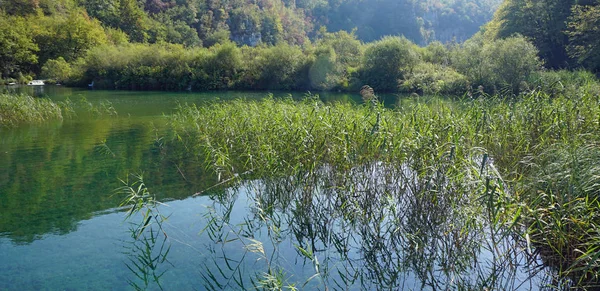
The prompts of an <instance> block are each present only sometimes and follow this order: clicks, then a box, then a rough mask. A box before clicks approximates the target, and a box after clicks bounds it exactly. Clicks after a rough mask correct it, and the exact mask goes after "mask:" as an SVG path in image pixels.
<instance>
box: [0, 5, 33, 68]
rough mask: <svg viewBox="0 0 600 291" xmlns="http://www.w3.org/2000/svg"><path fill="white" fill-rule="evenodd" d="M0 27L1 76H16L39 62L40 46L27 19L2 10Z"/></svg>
mask: <svg viewBox="0 0 600 291" xmlns="http://www.w3.org/2000/svg"><path fill="white" fill-rule="evenodd" d="M0 27H2V29H0V74H1V75H2V76H0V77H16V74H17V73H19V72H24V71H27V70H29V69H30V68H31V66H32V65H34V64H36V63H37V61H38V57H37V55H36V53H37V52H38V51H39V48H38V46H37V44H35V43H34V42H33V39H32V33H31V30H30V29H29V23H28V21H27V20H26V19H24V18H22V17H19V16H8V15H6V14H4V13H2V12H1V11H0Z"/></svg>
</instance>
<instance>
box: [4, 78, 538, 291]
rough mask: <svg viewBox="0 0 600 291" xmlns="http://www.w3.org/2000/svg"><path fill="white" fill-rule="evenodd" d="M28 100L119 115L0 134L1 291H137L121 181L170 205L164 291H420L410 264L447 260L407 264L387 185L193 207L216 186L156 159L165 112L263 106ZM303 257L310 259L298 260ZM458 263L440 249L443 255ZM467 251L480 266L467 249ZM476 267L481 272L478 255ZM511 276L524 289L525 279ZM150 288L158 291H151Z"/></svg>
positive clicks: (281, 191) (247, 195) (250, 190)
mask: <svg viewBox="0 0 600 291" xmlns="http://www.w3.org/2000/svg"><path fill="white" fill-rule="evenodd" d="M22 90H32V89H31V87H25V88H22ZM35 90H39V89H35ZM34 93H35V92H34ZM37 93H38V94H42V95H44V96H48V97H50V98H52V99H54V100H64V99H66V98H70V99H71V100H77V98H81V96H84V97H85V98H86V99H87V100H88V101H90V102H93V103H96V102H100V101H101V100H109V101H110V102H111V103H112V104H113V105H114V107H115V109H116V110H117V112H118V113H119V115H118V116H107V117H100V118H89V117H88V116H83V115H81V116H79V117H76V118H74V119H66V120H64V121H62V122H51V123H48V124H43V125H36V126H22V127H19V128H16V129H10V130H1V131H0V261H1V262H2V263H1V264H0V290H82V289H88V290H106V289H111V290H129V289H133V287H132V286H130V285H129V283H128V282H133V283H135V284H138V285H141V286H145V285H144V284H143V280H141V279H139V277H136V272H135V271H136V270H137V269H136V268H135V267H134V266H133V265H132V260H136V259H137V258H139V257H140V256H143V252H141V253H140V252H139V251H138V252H132V249H131V246H132V242H133V241H134V240H133V239H132V238H131V233H130V231H129V229H130V227H131V225H130V223H131V222H138V221H139V216H138V217H133V218H132V219H131V220H129V221H126V220H125V212H124V210H123V209H122V208H119V204H120V203H121V201H122V200H123V198H124V197H123V195H122V194H119V193H118V192H115V189H117V188H118V187H120V186H122V183H121V182H120V181H119V179H125V178H126V177H127V175H128V174H129V173H142V172H143V173H144V177H145V182H146V184H147V185H148V188H149V190H150V192H151V193H153V194H155V195H156V196H157V198H158V199H159V200H160V201H163V202H165V203H166V204H167V206H163V207H160V208H159V210H160V211H161V213H162V214H164V215H166V216H169V218H168V219H167V220H166V221H165V222H164V224H163V226H164V229H165V231H166V233H167V234H168V237H169V239H168V243H169V245H170V251H169V253H168V256H167V259H168V262H163V263H161V264H158V265H157V266H156V267H157V269H156V272H155V273H158V274H160V273H162V272H164V275H163V276H162V277H161V279H160V280H159V282H160V284H161V285H162V286H163V287H164V289H165V290H205V289H212V287H214V288H215V289H245V288H246V289H247V288H251V286H252V285H251V284H252V282H251V280H255V281H256V280H257V278H264V276H263V274H264V273H265V272H268V271H269V270H270V271H272V273H277V272H279V271H281V272H282V275H281V278H283V279H284V280H285V281H286V282H288V283H296V287H298V288H299V289H304V290H314V289H321V290H323V289H325V287H327V288H329V289H330V290H333V289H350V290H364V289H377V288H382V289H385V287H386V286H388V287H389V286H391V287H390V288H392V289H405V290H411V289H412V290H420V289H421V288H422V287H423V285H421V282H422V281H421V280H419V278H418V277H419V270H418V269H419V266H417V265H419V264H416V265H415V264H412V265H411V263H410V262H409V259H411V258H412V261H413V263H414V262H415V258H417V259H416V262H417V263H418V262H424V261H425V260H426V259H428V258H429V257H427V256H426V255H430V256H433V257H436V258H437V259H438V260H439V258H442V259H443V258H444V256H443V255H438V253H441V252H443V251H442V250H440V249H436V248H431V249H429V248H422V249H417V250H418V252H417V253H422V254H424V255H423V256H421V257H419V256H411V255H414V254H412V253H411V252H407V249H409V248H412V247H414V246H413V245H411V244H410V242H409V241H408V240H407V237H409V236H407V235H405V234H404V233H400V234H399V232H398V231H394V230H393V229H392V227H398V226H397V225H396V226H395V225H394V224H393V219H389V217H394V216H392V215H390V212H389V209H391V208H389V206H390V205H391V204H394V203H395V204H397V205H400V206H406V205H403V204H402V203H404V202H402V201H396V202H394V203H391V204H390V201H388V199H387V198H386V197H387V193H394V192H393V191H397V190H393V189H388V188H389V187H390V186H392V187H394V185H393V184H392V185H379V186H377V185H376V186H375V188H378V187H380V189H383V190H382V191H380V192H377V191H375V195H376V196H373V197H369V198H368V199H367V198H366V197H362V198H364V199H357V201H369V204H368V205H360V207H358V206H356V207H358V208H356V209H354V208H352V207H350V208H347V209H346V208H343V207H340V205H339V204H336V203H338V202H340V201H339V199H343V198H344V197H345V196H344V195H342V194H343V193H337V192H336V191H335V189H337V188H338V187H337V186H336V187H333V186H334V185H327V184H326V183H325V184H320V186H319V187H322V189H321V190H319V191H320V193H321V192H322V193H324V194H326V195H315V196H314V198H312V199H309V200H308V201H306V199H305V198H304V197H305V196H304V194H305V193H303V191H302V190H301V189H303V188H302V187H303V185H298V184H293V183H292V184H290V185H288V184H286V183H287V182H289V181H271V182H269V181H265V182H261V181H255V182H253V183H247V184H244V185H242V186H241V187H240V188H236V189H228V190H227V189H215V190H214V191H212V192H208V193H205V194H207V195H211V196H203V197H195V198H194V197H191V196H192V195H193V194H194V193H196V192H198V191H201V190H204V189H207V188H209V187H211V186H213V185H214V184H216V180H215V177H213V176H211V175H210V174H208V173H202V170H201V167H198V165H185V164H181V163H180V161H178V160H174V159H171V158H169V157H168V155H166V156H165V155H164V154H163V152H161V147H160V143H161V140H160V139H159V138H160V136H161V135H162V129H163V128H164V124H165V119H164V118H163V114H168V113H170V112H172V111H173V109H174V108H175V106H176V105H177V103H178V102H179V103H186V102H187V103H192V102H193V103H197V104H199V105H200V104H202V103H203V102H206V101H208V100H211V99H212V98H215V96H218V97H219V98H221V99H222V100H227V99H230V98H242V97H244V98H261V97H264V96H265V93H243V92H219V93H198V94H195V93H191V94H190V93H158V92H126V91H86V90H75V89H70V88H64V87H45V88H44V92H37ZM279 94H281V96H286V95H287V93H279ZM344 96H345V97H344ZM338 97H339V99H336V98H337V97H335V96H334V97H330V100H331V99H333V100H344V101H348V100H350V101H351V102H358V101H357V100H360V98H358V96H352V95H339V96H338ZM371 170H372V169H371ZM362 178H365V177H362ZM357 179H360V177H358V178H357ZM366 179H367V180H368V181H370V180H369V178H368V177H366ZM373 184H378V183H373ZM319 187H317V188H319ZM332 189H333V190H332ZM315 191H316V190H315ZM386 191H387V192H386ZM390 191H391V192H390ZM367 192H368V191H364V193H367ZM384 194H385V195H384ZM311 195H312V194H311ZM329 197H336V199H338V200H336V199H334V198H329ZM359 198H360V197H359ZM298 201H302V203H299V202H298ZM257 205H260V206H261V207H256V206H257ZM265 206H267V207H265ZM261 208H262V209H263V210H265V209H266V211H264V212H261V210H260V209H261ZM361 210H362V211H367V212H370V213H371V214H372V215H373V216H377V215H380V216H382V217H385V216H386V215H387V217H388V219H383V220H378V221H379V224H376V223H375V222H373V221H371V220H368V221H360V220H359V221H356V220H353V219H349V218H348V217H350V216H351V215H352V213H354V212H357V211H361ZM404 211H405V212H406V213H404V214H402V216H403V217H410V216H413V217H417V218H419V215H418V213H417V212H414V213H411V212H410V211H411V210H410V209H408V208H406V209H404ZM412 211H415V210H412ZM423 219H425V220H423V221H420V222H419V221H418V219H417V224H418V223H423V225H425V223H427V222H428V221H427V219H429V218H428V217H423ZM416 226H417V228H416V229H415V232H414V233H411V234H412V235H413V236H414V235H416V234H419V235H421V234H423V233H424V236H423V239H424V242H427V239H431V238H434V237H436V236H435V235H434V234H428V233H427V231H423V232H421V231H420V226H419V225H416ZM413 227H415V225H413ZM399 229H400V228H399ZM403 231H410V229H408V228H407V229H404V230H403ZM431 231H432V232H435V231H438V229H436V228H432V230H431ZM442 231H443V229H442ZM429 236H431V237H429ZM160 237H161V236H160V235H159V238H160ZM473 239H476V237H473ZM158 242H159V243H160V240H159V241H158ZM429 242H430V243H431V242H434V241H431V240H429ZM434 243H435V242H434ZM156 245H157V243H154V244H153V245H152V247H154V248H153V249H152V252H151V253H152V254H153V255H157V254H160V251H158V248H157V247H156ZM261 248H262V250H263V251H258V250H259V249H261ZM300 248H302V249H303V250H307V251H308V252H312V253H314V254H315V255H314V257H312V258H308V257H307V256H306V255H302V252H301V251H300V250H299V249H300ZM456 250H458V249H456V248H454V247H450V249H447V250H444V252H448V251H450V253H452V251H456ZM470 251H475V252H477V250H476V248H475V249H471V250H470ZM481 257H482V259H483V260H489V259H490V256H489V253H488V254H486V252H485V251H482V255H481ZM128 266H129V267H128ZM317 273H318V274H320V275H319V276H316V277H315V276H314V275H315V274H317ZM137 275H139V273H138V274H137ZM463 275H464V276H466V277H468V276H469V275H468V274H463ZM261 276H262V277H261ZM519 276H521V277H522V278H525V277H526V276H527V273H526V272H523V273H519ZM251 278H253V279H251ZM440 278H441V279H444V277H443V276H441V277H440ZM238 281H239V282H238ZM386 284H388V285H386ZM240 286H244V288H242V287H240ZM524 286H526V287H524V288H522V289H524V290H528V289H529V285H524ZM146 287H148V289H151V290H156V289H159V286H158V285H157V284H156V283H153V282H150V283H149V284H148V286H146ZM532 289H535V288H532Z"/></svg>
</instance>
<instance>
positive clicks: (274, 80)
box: [43, 32, 542, 95]
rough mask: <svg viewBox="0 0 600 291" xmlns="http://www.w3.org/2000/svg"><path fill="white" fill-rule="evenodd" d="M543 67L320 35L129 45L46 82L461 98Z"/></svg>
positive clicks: (512, 49)
mask: <svg viewBox="0 0 600 291" xmlns="http://www.w3.org/2000/svg"><path fill="white" fill-rule="evenodd" d="M541 69H542V63H541V62H540V61H539V59H538V57H537V50H536V49H535V47H534V46H533V45H531V44H530V43H529V42H528V41H527V40H525V39H524V38H523V37H519V36H515V37H512V38H508V39H502V40H497V41H491V42H485V41H484V40H483V38H481V37H475V38H472V39H471V40H469V41H467V42H465V43H463V44H452V45H442V44H441V43H438V42H435V43H432V44H430V45H429V46H427V47H424V48H421V47H419V46H417V45H415V44H414V43H412V42H411V41H409V40H408V39H406V38H402V37H384V38H383V39H381V40H379V41H376V42H373V43H368V44H363V43H361V42H360V41H359V40H357V39H356V36H355V35H354V34H353V33H347V32H336V33H327V32H323V35H322V37H321V38H319V39H318V40H317V41H316V42H315V43H314V45H306V46H304V47H298V46H293V45H288V44H285V43H280V44H277V45H275V46H258V47H248V46H244V47H238V46H236V45H235V44H234V43H230V42H229V43H224V44H217V45H215V46H212V47H210V48H184V47H183V46H180V45H173V44H154V45H147V44H127V45H122V46H112V45H107V46H101V47H97V48H93V49H91V50H90V51H89V52H88V53H87V54H86V56H85V57H82V58H79V59H77V60H76V61H73V62H71V63H69V62H65V61H64V60H62V59H57V60H52V61H50V62H48V63H47V65H46V66H44V68H43V71H44V72H45V74H46V76H48V77H49V78H52V79H57V80H61V81H63V82H66V83H67V84H72V85H78V86H87V84H91V83H92V82H94V86H95V88H108V89H128V90H214V89H238V90H241V89H243V90H299V91H307V90H309V91H321V90H342V91H353V92H357V91H358V90H359V89H360V88H361V87H362V86H363V85H365V84H368V85H370V86H372V87H373V88H374V89H375V90H377V91H378V92H406V93H426V94H437V93H450V94H458V95H462V94H464V93H465V92H467V91H473V90H477V88H479V87H480V86H483V88H484V90H485V91H486V92H489V93H497V92H502V93H515V94H516V93H518V92H519V91H520V89H521V88H527V87H533V86H535V85H536V84H535V82H536V81H537V80H536V79H535V78H532V76H533V75H535V73H536V72H540V70H541Z"/></svg>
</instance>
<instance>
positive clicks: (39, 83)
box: [27, 80, 45, 86]
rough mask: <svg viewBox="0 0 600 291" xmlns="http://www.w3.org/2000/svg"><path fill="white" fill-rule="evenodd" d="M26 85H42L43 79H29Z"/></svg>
mask: <svg viewBox="0 0 600 291" xmlns="http://www.w3.org/2000/svg"><path fill="white" fill-rule="evenodd" d="M27 85H29V86H43V85H45V84H44V80H33V81H29V83H27Z"/></svg>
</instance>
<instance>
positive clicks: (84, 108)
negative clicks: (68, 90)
mask: <svg viewBox="0 0 600 291" xmlns="http://www.w3.org/2000/svg"><path fill="white" fill-rule="evenodd" d="M77 112H84V113H86V114H90V115H91V116H93V117H99V116H106V115H109V116H116V115H117V111H116V110H115V108H114V107H113V105H112V103H111V102H110V101H108V100H102V101H100V102H99V103H98V104H93V103H91V102H89V101H88V100H87V99H85V98H83V97H82V98H80V99H79V100H77V101H71V100H70V99H66V100H65V101H60V102H54V101H52V100H50V99H46V98H36V97H32V96H29V95H24V94H0V128H2V127H14V126H18V125H20V124H25V123H42V122H45V121H49V120H62V119H63V118H70V117H73V116H75V115H76V113H77Z"/></svg>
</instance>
